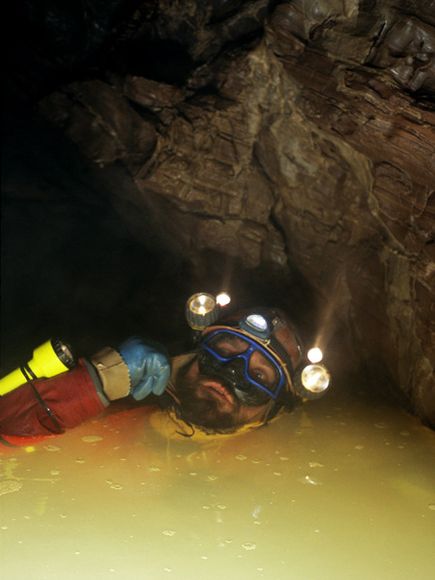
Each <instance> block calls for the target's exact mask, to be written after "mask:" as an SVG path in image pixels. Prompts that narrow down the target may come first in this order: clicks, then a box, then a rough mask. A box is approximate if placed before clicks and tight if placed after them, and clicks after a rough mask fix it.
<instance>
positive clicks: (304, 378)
mask: <svg viewBox="0 0 435 580" xmlns="http://www.w3.org/2000/svg"><path fill="white" fill-rule="evenodd" d="M330 380H331V375H330V374H329V371H328V369H327V368H326V367H325V366H323V365H319V364H311V365H308V366H306V367H305V368H304V370H303V371H302V373H301V382H302V385H303V386H304V388H305V389H307V391H310V393H316V394H318V393H322V392H323V391H326V389H327V388H328V387H329V383H330Z"/></svg>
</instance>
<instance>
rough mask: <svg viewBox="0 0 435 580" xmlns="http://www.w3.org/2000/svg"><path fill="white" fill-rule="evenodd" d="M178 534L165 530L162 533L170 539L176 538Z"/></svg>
mask: <svg viewBox="0 0 435 580" xmlns="http://www.w3.org/2000/svg"><path fill="white" fill-rule="evenodd" d="M176 533H177V532H176V531H175V530H163V531H162V534H163V535H164V536H169V537H172V536H175V534H176Z"/></svg>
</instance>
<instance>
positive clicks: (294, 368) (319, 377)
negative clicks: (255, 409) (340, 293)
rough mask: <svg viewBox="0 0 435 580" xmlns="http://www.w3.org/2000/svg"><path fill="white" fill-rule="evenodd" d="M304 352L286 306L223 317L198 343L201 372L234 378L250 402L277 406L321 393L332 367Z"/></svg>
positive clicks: (235, 387)
mask: <svg viewBox="0 0 435 580" xmlns="http://www.w3.org/2000/svg"><path fill="white" fill-rule="evenodd" d="M305 357H306V355H305V353H304V349H303V346H302V343H301V340H300V338H299V336H298V333H297V331H296V329H295V327H294V326H293V325H292V323H291V322H290V321H289V320H288V318H287V317H286V315H285V314H284V313H283V312H282V311H281V310H278V309H271V308H256V309H251V310H245V311H241V312H240V311H239V312H238V313H235V314H233V315H232V316H230V317H228V318H225V319H223V320H221V321H219V320H218V321H217V322H216V323H213V324H212V325H211V326H208V327H206V328H205V329H204V330H203V331H202V333H201V336H200V339H199V343H198V364H199V368H200V371H201V373H203V374H206V375H209V376H215V377H217V378H219V379H221V380H223V381H224V382H225V383H226V384H229V385H230V386H231V388H232V390H233V392H234V394H235V395H236V396H237V398H238V399H239V401H240V402H241V403H242V404H244V405H248V406H256V405H263V404H265V403H267V402H269V401H271V400H272V401H274V402H275V403H276V405H275V406H276V408H277V409H278V408H280V407H281V406H283V405H284V406H293V405H294V403H295V402H296V400H298V399H303V398H317V397H318V396H320V395H322V394H323V391H324V390H325V389H326V388H327V386H328V385H329V373H328V371H327V370H326V368H325V367H324V366H323V365H319V364H317V365H308V366H306V364H304V360H305ZM312 367H315V368H312Z"/></svg>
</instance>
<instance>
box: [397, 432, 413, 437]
mask: <svg viewBox="0 0 435 580" xmlns="http://www.w3.org/2000/svg"><path fill="white" fill-rule="evenodd" d="M400 435H402V437H409V436H410V435H411V433H410V432H409V431H400Z"/></svg>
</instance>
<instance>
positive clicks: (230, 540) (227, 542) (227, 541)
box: [224, 538, 233, 544]
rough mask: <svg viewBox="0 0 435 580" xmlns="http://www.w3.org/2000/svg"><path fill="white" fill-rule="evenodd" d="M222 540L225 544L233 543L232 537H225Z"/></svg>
mask: <svg viewBox="0 0 435 580" xmlns="http://www.w3.org/2000/svg"><path fill="white" fill-rule="evenodd" d="M224 542H225V543H226V544H232V543H233V539H232V538H226V539H225V540H224Z"/></svg>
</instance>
